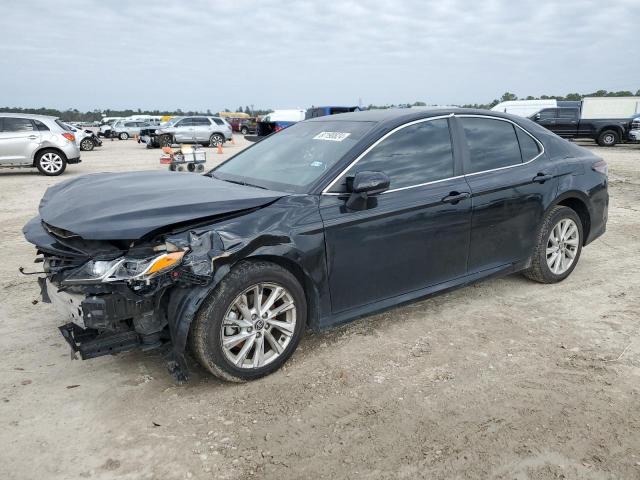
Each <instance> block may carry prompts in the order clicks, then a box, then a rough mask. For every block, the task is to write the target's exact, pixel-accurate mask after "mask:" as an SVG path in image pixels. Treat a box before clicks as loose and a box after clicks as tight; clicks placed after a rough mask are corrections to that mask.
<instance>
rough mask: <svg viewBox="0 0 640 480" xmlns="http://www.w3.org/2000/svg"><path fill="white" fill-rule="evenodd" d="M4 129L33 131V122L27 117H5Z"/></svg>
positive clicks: (9, 130)
mask: <svg viewBox="0 0 640 480" xmlns="http://www.w3.org/2000/svg"><path fill="white" fill-rule="evenodd" d="M3 131H5V132H32V131H33V124H32V123H31V120H29V119H27V118H12V117H5V118H4V127H3Z"/></svg>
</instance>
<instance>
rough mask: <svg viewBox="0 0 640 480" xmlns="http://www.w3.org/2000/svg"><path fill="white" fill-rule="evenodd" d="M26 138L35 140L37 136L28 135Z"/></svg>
mask: <svg viewBox="0 0 640 480" xmlns="http://www.w3.org/2000/svg"><path fill="white" fill-rule="evenodd" d="M27 138H28V139H29V140H35V139H36V138H38V136H37V135H29V136H28V137H27Z"/></svg>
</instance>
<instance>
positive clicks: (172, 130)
mask: <svg viewBox="0 0 640 480" xmlns="http://www.w3.org/2000/svg"><path fill="white" fill-rule="evenodd" d="M155 134H156V136H158V137H159V140H160V141H159V143H160V145H161V146H166V145H170V144H171V143H174V142H177V143H203V144H206V145H211V146H212V147H215V146H218V145H222V144H223V143H224V142H226V141H227V140H231V138H232V136H233V133H232V132H231V126H230V125H229V124H228V123H227V122H226V121H225V120H224V119H223V118H220V117H178V118H175V119H173V118H172V119H171V120H170V121H169V122H167V123H166V124H164V125H161V126H160V127H158V129H157V130H156V131H155Z"/></svg>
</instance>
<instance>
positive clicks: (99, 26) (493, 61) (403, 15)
mask: <svg viewBox="0 0 640 480" xmlns="http://www.w3.org/2000/svg"><path fill="white" fill-rule="evenodd" d="M0 19H1V20H0V21H1V24H2V36H1V38H2V40H0V72H2V74H1V75H0V106H16V107H18V106H20V107H41V106H44V107H51V108H60V109H66V108H77V109H79V110H81V111H86V110H93V109H96V108H97V109H108V108H111V109H125V108H132V109H137V108H141V109H143V110H145V109H150V110H154V109H158V110H174V109H178V108H181V109H182V110H185V111H187V110H201V111H204V110H207V109H210V110H211V111H219V110H221V109H224V108H229V109H231V110H235V109H236V108H237V107H238V106H246V105H254V107H255V108H307V107H309V106H311V105H316V106H318V105H357V104H358V103H359V102H362V104H363V105H369V104H376V105H381V104H392V103H395V104H397V103H412V102H414V101H424V102H426V103H427V104H464V103H476V102H478V103H488V102H490V101H491V100H493V99H494V98H498V97H499V96H500V95H501V94H502V93H504V92H505V91H510V92H513V93H515V94H516V95H519V96H521V97H524V96H527V95H534V96H537V95H542V94H550V95H551V94H556V95H561V94H566V93H569V92H581V93H588V92H591V91H595V90H597V89H605V90H631V91H633V92H635V91H637V90H638V89H640V55H639V53H638V52H639V50H638V49H639V45H638V32H639V28H640V2H639V1H638V0H608V1H607V2H602V0H597V1H595V0H558V1H546V0H531V1H529V0H437V1H432V0H396V1H392V0H388V1H383V0H370V1H349V0H345V1H333V0H323V1H319V0H296V1H290V0H260V1H249V0H235V1H227V0H217V1H213V0H211V1H206V0H189V1H187V0H184V1H172V0H150V1H147V0H137V1H123V0H82V1H79V0H78V1H76V0H65V1H51V0H40V1H39V0H20V1H16V2H8V1H6V0H5V1H3V2H2V5H0Z"/></svg>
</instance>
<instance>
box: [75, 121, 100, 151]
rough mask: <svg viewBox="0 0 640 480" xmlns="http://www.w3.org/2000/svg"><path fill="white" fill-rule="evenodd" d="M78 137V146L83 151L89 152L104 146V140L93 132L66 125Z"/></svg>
mask: <svg viewBox="0 0 640 480" xmlns="http://www.w3.org/2000/svg"><path fill="white" fill-rule="evenodd" d="M66 125H67V126H68V127H69V128H70V129H71V131H72V132H73V134H74V135H75V137H76V145H78V148H80V150H81V151H84V152H89V151H91V150H93V149H94V148H95V147H100V146H102V140H100V139H99V138H98V136H97V135H96V134H95V133H94V132H93V131H91V130H85V129H83V128H80V127H77V126H74V125H69V124H68V123H67V124H66Z"/></svg>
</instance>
